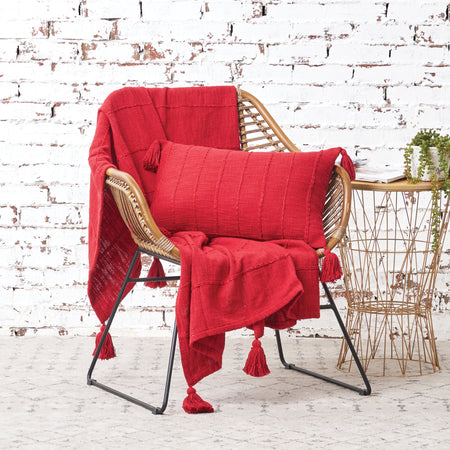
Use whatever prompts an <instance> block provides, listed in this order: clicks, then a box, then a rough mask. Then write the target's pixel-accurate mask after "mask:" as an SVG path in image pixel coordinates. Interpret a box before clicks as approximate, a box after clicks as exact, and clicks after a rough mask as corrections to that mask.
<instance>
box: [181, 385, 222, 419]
mask: <svg viewBox="0 0 450 450" xmlns="http://www.w3.org/2000/svg"><path fill="white" fill-rule="evenodd" d="M187 394H188V395H187V397H186V398H185V399H184V401H183V409H184V410H185V411H186V412H187V413H188V414H201V413H212V412H214V408H213V407H212V405H211V404H209V403H208V402H205V400H203V399H202V398H201V397H200V396H199V395H198V394H197V392H196V390H195V389H194V388H193V387H192V386H189V388H188V390H187Z"/></svg>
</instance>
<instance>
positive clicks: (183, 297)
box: [88, 87, 320, 412]
mask: <svg viewBox="0 0 450 450" xmlns="http://www.w3.org/2000/svg"><path fill="white" fill-rule="evenodd" d="M154 139H168V140H171V141H173V142H178V143H182V144H195V145H209V146H214V147H216V148H227V149H234V150H239V149H240V140H239V123H238V111H237V103H236V91H235V88H234V87H211V88H175V89H167V88H166V89H156V88H155V89H148V88H124V89H121V90H119V91H116V92H114V93H113V94H111V95H110V96H109V97H108V98H107V99H106V101H105V102H104V104H103V106H102V107H101V108H100V110H99V114H98V121H97V128H96V133H95V137H94V140H93V143H92V146H91V149H90V155H89V163H90V166H91V170H92V172H91V189H90V223H89V280H88V294H89V298H90V301H91V304H92V307H93V309H94V311H95V313H96V314H97V316H98V317H99V319H100V321H101V322H102V323H103V324H104V323H105V321H106V320H107V319H108V317H109V315H110V313H111V310H112V307H113V304H114V301H115V298H116V296H117V295H118V292H119V290H120V287H121V284H122V281H123V279H124V277H125V273H126V271H127V268H128V266H129V264H130V260H131V258H132V256H133V253H134V251H135V250H136V244H135V243H134V241H133V240H132V238H131V236H130V233H129V231H128V230H127V228H126V226H125V224H124V223H123V221H122V219H121V217H120V214H119V211H118V209H117V207H116V205H115V203H114V200H113V198H112V195H111V193H110V192H109V189H108V188H107V186H105V183H104V180H105V172H106V170H107V169H108V168H110V167H115V168H118V169H120V170H123V171H125V172H128V173H129V174H130V175H131V176H132V177H133V178H134V179H135V180H136V181H137V183H138V184H139V185H140V187H141V189H142V191H143V193H144V195H145V197H146V199H147V201H148V202H149V204H150V208H151V201H152V195H153V191H154V184H155V174H154V173H152V172H149V171H147V170H145V168H144V166H143V162H142V161H143V158H144V155H145V153H146V151H147V149H148V148H149V146H150V145H151V143H152V142H153V141H154ZM169 237H170V239H171V241H172V242H173V243H174V244H175V245H176V246H177V247H178V248H179V249H180V254H181V279H180V286H179V289H178V296H177V301H176V321H177V327H178V331H179V343H180V353H181V359H182V365H183V370H184V374H185V378H186V381H187V383H188V385H189V387H190V390H188V393H189V394H190V395H191V394H193V393H195V390H193V388H192V386H193V385H195V384H196V383H198V382H199V381H200V380H201V379H202V378H204V377H205V376H207V375H209V374H211V373H213V372H215V371H217V370H218V369H220V367H221V358H222V352H223V348H224V342H225V332H227V331H230V330H234V329H238V328H242V327H248V328H251V329H253V330H254V331H255V337H256V338H258V337H260V336H261V335H262V333H263V331H262V330H263V327H264V326H269V327H272V328H275V329H283V328H287V327H290V326H293V325H294V324H295V322H296V321H297V320H298V319H304V318H314V317H319V314H320V305H319V264H318V256H317V254H316V252H315V250H314V249H312V248H311V247H309V246H308V245H307V244H305V243H304V242H303V241H296V240H279V241H264V242H260V241H252V240H247V239H239V238H230V237H216V238H212V239H209V238H208V237H207V236H206V235H205V234H203V233H202V232H199V231H195V232H193V231H190V230H186V231H184V232H178V233H174V234H173V235H172V236H169ZM140 270H141V266H140V264H137V265H136V268H135V270H134V273H133V274H132V277H137V276H139V273H140ZM129 286H130V287H129V289H131V287H132V284H130V285H129ZM129 289H128V291H129ZM128 291H127V292H128ZM263 374H264V373H263ZM185 409H186V408H185ZM199 409H200V411H196V410H195V407H194V408H192V409H191V410H190V411H189V412H201V411H202V408H201V407H200V408H199ZM186 410H187V409H186ZM206 410H208V409H206Z"/></svg>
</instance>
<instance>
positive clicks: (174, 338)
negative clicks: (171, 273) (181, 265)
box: [87, 249, 179, 414]
mask: <svg viewBox="0 0 450 450" xmlns="http://www.w3.org/2000/svg"><path fill="white" fill-rule="evenodd" d="M140 252H141V250H140V249H137V250H136V252H135V253H134V255H133V259H132V261H131V263H130V266H129V267H128V271H127V274H126V276H125V280H124V281H123V283H122V287H121V289H120V292H119V295H118V296H117V299H116V302H115V303H114V307H113V310H112V312H111V315H110V317H109V319H108V322H107V323H106V326H105V331H104V332H103V335H102V338H101V339H100V342H99V345H98V347H97V350H96V352H95V354H94V358H93V359H92V362H91V366H90V367H89V371H88V374H87V384H88V385H92V386H97V387H98V388H100V389H103V390H104V391H106V392H109V393H111V394H114V395H117V396H118V397H120V398H123V399H125V400H128V401H129V402H132V403H134V404H136V405H139V406H142V407H143V408H145V409H148V410H150V411H151V412H152V413H153V414H163V412H164V411H165V409H166V407H167V403H168V400H169V391H170V382H171V379H172V371H173V361H174V357H175V349H176V345H177V334H178V332H177V324H176V322H175V324H174V327H173V332H172V343H171V347H170V355H169V363H168V366H167V375H166V384H165V389H164V396H163V401H162V404H161V406H154V405H150V404H149V403H146V402H144V401H142V400H139V399H137V398H135V397H132V396H130V395H128V394H125V393H123V392H121V391H118V390H116V389H113V388H112V387H110V386H107V385H106V384H103V383H100V382H99V381H97V380H95V379H93V378H92V373H93V371H94V368H95V365H96V363H97V360H98V357H99V355H100V351H101V349H102V347H103V344H104V343H105V339H106V335H107V334H108V331H109V329H110V327H111V324H112V321H113V320H114V316H115V315H116V312H117V309H118V307H119V305H120V301H121V300H122V297H123V294H124V292H125V289H126V286H127V284H128V283H132V282H139V281H160V280H163V279H165V280H178V279H179V277H160V278H130V277H131V273H132V271H133V267H134V265H135V264H136V261H137V258H138V256H139V254H140Z"/></svg>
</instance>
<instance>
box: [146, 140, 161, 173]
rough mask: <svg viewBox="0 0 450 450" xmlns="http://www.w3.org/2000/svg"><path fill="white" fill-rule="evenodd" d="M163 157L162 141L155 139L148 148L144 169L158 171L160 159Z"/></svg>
mask: <svg viewBox="0 0 450 450" xmlns="http://www.w3.org/2000/svg"><path fill="white" fill-rule="evenodd" d="M160 158H161V142H160V141H159V140H157V139H156V140H154V141H153V142H152V144H151V145H150V147H149V148H148V150H147V152H146V154H145V157H144V169H145V170H149V171H150V172H156V171H157V170H158V167H159V160H160Z"/></svg>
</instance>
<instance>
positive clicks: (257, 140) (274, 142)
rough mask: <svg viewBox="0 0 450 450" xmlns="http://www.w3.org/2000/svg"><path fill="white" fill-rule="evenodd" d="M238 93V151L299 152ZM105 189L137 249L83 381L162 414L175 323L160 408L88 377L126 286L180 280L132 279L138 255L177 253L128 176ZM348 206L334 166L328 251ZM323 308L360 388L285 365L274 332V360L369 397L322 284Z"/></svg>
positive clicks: (326, 219) (171, 258)
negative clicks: (330, 316)
mask: <svg viewBox="0 0 450 450" xmlns="http://www.w3.org/2000/svg"><path fill="white" fill-rule="evenodd" d="M237 95H238V109H239V126H240V136H241V148H242V150H243V151H276V152H284V151H290V152H298V151H299V150H298V148H297V147H296V146H295V145H294V144H293V143H292V142H291V141H290V140H289V139H288V137H287V136H286V135H285V134H284V132H283V131H282V130H281V128H280V127H279V125H278V124H277V123H276V122H275V120H274V119H273V118H272V116H271V115H270V114H269V113H268V111H267V110H266V108H265V107H264V106H263V105H262V104H261V102H259V101H258V100H257V99H256V98H255V97H254V96H253V95H251V94H249V93H248V92H245V91H243V90H239V89H238V90H237ZM105 182H106V184H107V185H108V186H109V187H110V189H111V192H112V195H113V197H114V199H115V201H116V203H117V206H118V209H119V211H120V214H121V216H122V218H123V220H124V221H125V223H126V225H127V227H128V229H129V230H130V233H131V235H132V238H133V240H134V242H135V243H136V244H137V246H138V247H137V249H136V251H135V254H134V256H133V259H132V261H131V264H130V266H129V268H128V272H127V274H126V277H125V280H124V282H123V285H122V288H121V291H120V292H119V295H118V297H117V300H116V302H115V305H114V308H113V310H112V313H111V316H110V318H109V320H108V322H107V324H106V328H105V331H104V333H103V337H102V339H101V340H100V342H99V345H98V347H97V351H96V352H95V354H94V358H93V360H92V363H91V366H90V368H89V371H88V375H87V381H88V384H89V385H94V386H97V387H99V388H101V389H104V390H106V391H108V392H110V393H113V394H115V395H117V396H119V397H122V398H124V399H126V400H129V401H131V402H133V403H135V404H138V405H140V406H143V407H144V408H147V409H149V410H151V411H152V412H153V413H154V414H162V413H163V412H164V410H165V409H166V406H167V402H168V397H169V390H170V382H171V375H172V368H173V361H174V355H175V348H176V341H177V328H176V323H175V324H174V327H173V334H172V343H171V348H170V355H169V363H168V369H167V377H166V385H165V390H164V394H163V401H162V404H161V406H154V405H151V404H149V403H146V402H144V401H142V400H139V399H137V398H135V397H132V396H129V395H127V394H125V393H123V392H120V391H117V390H115V389H113V388H111V387H109V386H106V385H105V384H102V383H100V382H98V381H97V380H95V379H93V378H92V374H93V371H94V368H95V365H96V362H97V360H98V356H99V354H100V351H101V348H102V346H103V344H104V342H105V338H106V335H107V333H108V331H109V328H110V326H111V323H112V321H113V320H114V316H115V314H116V312H117V309H118V307H119V304H120V301H121V300H122V297H123V294H124V292H125V289H126V286H127V284H128V283H133V282H146V281H163V280H165V281H169V280H179V278H180V277H179V276H167V277H159V278H131V273H132V270H133V267H134V265H135V263H136V261H137V258H138V257H139V256H140V254H141V253H144V254H147V255H151V256H153V257H155V258H159V259H162V260H165V261H168V262H171V263H174V264H178V265H179V264H180V252H179V249H178V248H177V247H175V246H174V244H172V242H170V240H169V239H167V237H166V236H164V234H163V233H162V232H161V230H160V229H159V228H158V226H157V224H156V223H155V221H154V220H153V218H152V215H151V213H150V209H149V206H148V204H147V201H146V199H145V197H144V195H143V194H142V191H141V189H140V187H139V186H138V185H137V183H136V182H135V180H134V179H133V178H132V177H131V176H130V175H129V174H127V173H125V172H122V171H119V170H116V169H112V168H110V169H108V170H107V176H106V180H105ZM350 202H351V183H350V179H349V176H348V174H347V172H346V171H345V170H344V169H342V168H341V167H339V166H335V168H334V170H333V173H332V176H331V179H330V183H329V187H328V191H327V196H326V201H325V206H324V211H323V226H324V231H325V237H326V240H327V247H328V248H329V249H330V250H331V249H333V248H334V247H335V246H336V245H337V244H338V243H339V241H340V240H341V239H342V238H343V236H344V234H345V229H346V226H347V223H348V220H349V216H350ZM317 253H318V255H319V258H322V257H323V256H324V254H323V250H317ZM322 286H323V289H324V292H325V295H326V298H327V300H328V303H327V304H321V306H320V309H321V310H322V309H331V310H332V311H333V312H334V315H335V317H336V319H337V322H338V324H339V327H340V329H341V330H342V333H343V337H344V340H345V342H346V344H347V345H348V348H349V349H350V351H351V353H352V355H353V357H354V361H355V363H356V365H357V367H358V370H359V373H360V375H361V377H362V380H363V383H364V388H361V387H358V386H354V385H351V384H348V383H345V382H342V381H340V380H337V379H334V378H330V377H328V376H325V375H321V374H318V373H315V372H312V371H309V370H307V369H303V368H300V367H297V366H296V365H294V364H291V363H288V362H286V360H285V358H284V355H283V348H282V343H281V339H280V332H279V331H278V330H275V337H276V341H277V346H278V352H279V357H280V360H281V363H282V364H283V366H284V367H285V368H286V369H291V370H294V371H298V372H302V373H304V374H307V375H311V376H314V377H316V378H319V379H322V380H324V381H327V382H330V383H334V384H336V385H339V386H341V387H344V388H347V389H351V390H353V391H356V392H358V393H359V394H361V395H369V394H370V393H371V386H370V383H369V381H368V379H367V377H366V374H365V372H364V369H363V367H362V365H361V363H360V360H359V358H358V355H357V353H356V351H355V348H354V346H353V344H352V341H351V339H350V337H349V334H348V332H347V329H346V327H345V324H344V322H343V321H342V319H341V316H340V314H339V311H338V309H337V307H336V304H335V302H334V300H333V297H332V295H331V293H330V291H329V289H328V287H327V285H326V283H322Z"/></svg>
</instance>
